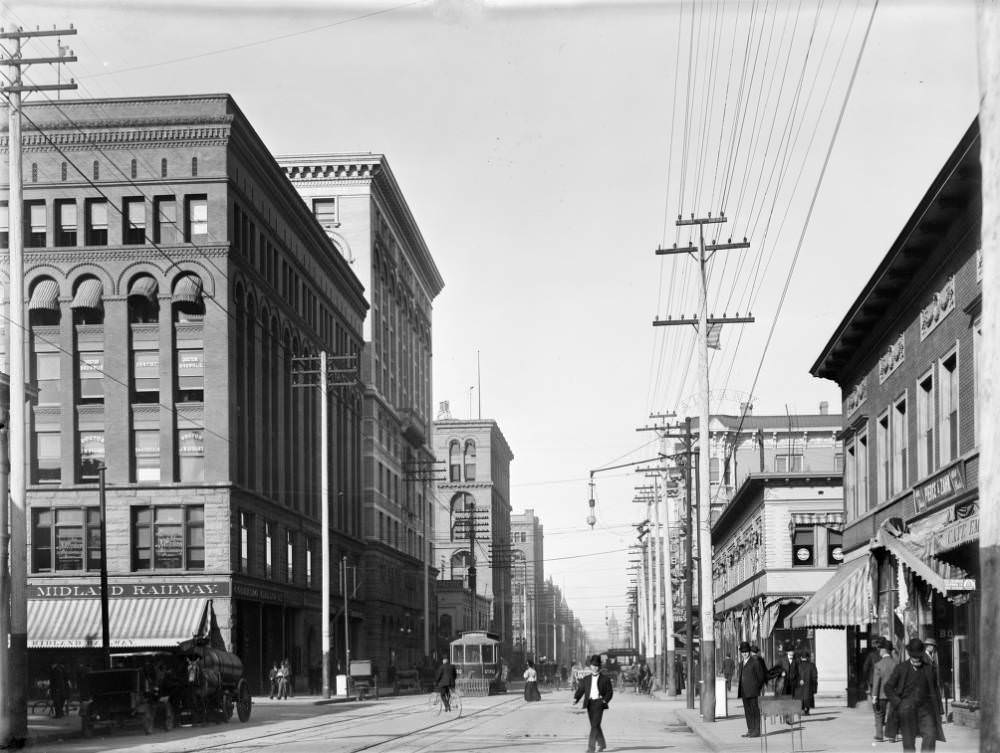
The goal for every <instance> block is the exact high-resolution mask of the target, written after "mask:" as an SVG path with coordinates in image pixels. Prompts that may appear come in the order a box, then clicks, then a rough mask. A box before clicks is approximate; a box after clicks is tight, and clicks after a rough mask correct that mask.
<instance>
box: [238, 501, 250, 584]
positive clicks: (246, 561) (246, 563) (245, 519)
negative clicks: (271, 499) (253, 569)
mask: <svg viewBox="0 0 1000 753" xmlns="http://www.w3.org/2000/svg"><path fill="white" fill-rule="evenodd" d="M251 528H253V519H252V518H251V517H250V513H248V512H241V513H240V572H241V573H249V572H250V529H251Z"/></svg>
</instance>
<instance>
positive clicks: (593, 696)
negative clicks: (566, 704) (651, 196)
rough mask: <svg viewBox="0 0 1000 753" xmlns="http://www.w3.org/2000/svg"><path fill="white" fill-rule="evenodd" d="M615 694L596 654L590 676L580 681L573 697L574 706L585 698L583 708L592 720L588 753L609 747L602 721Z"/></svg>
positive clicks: (591, 658)
mask: <svg viewBox="0 0 1000 753" xmlns="http://www.w3.org/2000/svg"><path fill="white" fill-rule="evenodd" d="M614 693H615V691H614V688H612V687H611V678H610V677H608V676H607V675H602V674H601V657H600V656H599V655H598V654H594V655H593V656H592V657H590V674H589V675H587V676H586V677H584V678H583V680H581V681H580V684H579V686H578V687H577V689H576V693H575V694H574V695H573V705H574V706H575V705H576V702H577V701H579V700H580V699H581V698H583V707H584V708H585V709H586V710H587V716H588V718H589V719H590V739H589V740H588V741H587V751H588V753H594V751H595V750H596V751H602V750H604V749H605V748H606V747H607V743H606V742H605V740H604V732H603V731H602V730H601V720H602V719H603V718H604V710H605V709H606V708H607V707H608V704H609V703H610V702H611V696H613V695H614Z"/></svg>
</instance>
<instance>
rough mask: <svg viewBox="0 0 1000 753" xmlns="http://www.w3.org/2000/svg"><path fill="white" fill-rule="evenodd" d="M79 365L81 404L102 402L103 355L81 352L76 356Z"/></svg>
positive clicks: (96, 352) (99, 352) (97, 352)
mask: <svg viewBox="0 0 1000 753" xmlns="http://www.w3.org/2000/svg"><path fill="white" fill-rule="evenodd" d="M77 358H78V361H79V364H80V372H79V373H80V392H79V398H80V399H79V402H81V403H103V402H104V353H103V352H102V351H83V352H81V353H79V354H78V356H77Z"/></svg>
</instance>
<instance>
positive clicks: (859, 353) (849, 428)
mask: <svg viewBox="0 0 1000 753" xmlns="http://www.w3.org/2000/svg"><path fill="white" fill-rule="evenodd" d="M979 144H980V141H979V128H978V122H973V124H972V125H971V126H970V127H969V129H968V131H967V132H966V133H965V134H964V135H963V136H962V138H961V140H960V141H959V143H958V145H957V146H956V148H955V150H954V151H953V152H952V154H951V155H950V156H949V157H948V158H947V160H946V161H945V164H944V166H943V168H942V169H941V171H940V173H939V174H938V175H937V177H935V179H934V181H933V183H932V184H931V186H930V188H929V189H928V191H927V193H926V194H925V195H924V197H923V198H922V199H921V200H920V203H919V204H918V205H917V207H916V209H915V210H914V212H913V214H912V215H911V216H910V218H909V219H908V220H907V222H906V225H905V226H904V227H903V229H902V231H901V232H900V234H899V236H898V237H897V238H896V240H895V241H894V242H893V244H892V245H891V246H890V248H889V249H888V252H887V253H885V255H884V256H883V258H882V260H881V261H880V262H879V264H878V267H877V269H876V270H875V273H874V274H873V275H872V277H871V279H870V280H869V281H868V282H867V284H866V285H865V287H864V289H863V290H862V291H861V293H860V295H859V296H858V298H857V300H856V301H855V302H854V304H853V305H852V306H851V308H850V309H849V310H848V312H847V314H846V315H845V317H844V319H843V321H842V322H841V323H840V325H839V326H838V327H837V329H836V330H835V332H834V334H833V336H832V337H831V338H830V340H829V342H828V343H827V344H826V345H825V346H824V348H823V350H822V352H821V354H820V356H819V358H818V359H817V361H816V363H815V364H814V365H813V367H812V373H813V374H814V375H815V376H819V377H823V378H826V379H831V380H833V381H835V382H837V384H838V385H839V386H840V388H841V392H842V395H843V405H844V410H843V416H844V419H843V421H844V426H843V430H842V432H841V437H842V440H843V446H844V458H845V462H844V502H845V513H844V552H845V560H846V561H845V564H844V565H843V566H842V568H841V571H842V572H841V573H839V574H838V576H839V577H837V578H836V579H832V580H831V588H830V589H828V590H827V592H826V593H824V594H817V596H816V597H815V598H814V599H813V600H811V601H810V602H809V603H807V604H805V605H804V606H803V607H801V608H800V610H799V611H798V612H797V613H796V614H795V615H793V616H792V622H793V623H795V624H797V625H800V626H802V627H811V626H817V625H819V624H825V625H840V626H843V627H844V628H845V629H846V634H847V639H848V650H849V653H850V655H851V656H852V657H857V656H859V655H860V654H861V651H862V649H863V648H864V647H865V645H866V643H867V642H868V639H869V638H870V637H871V636H873V635H876V634H877V635H880V636H889V637H891V639H892V640H893V641H894V643H895V644H896V646H897V647H899V648H901V647H902V646H903V644H904V643H905V642H906V641H907V640H908V639H909V638H912V637H915V636H916V637H920V638H928V637H934V638H936V639H937V642H938V647H939V657H940V674H941V681H942V685H943V686H944V688H945V692H946V693H947V695H948V697H949V698H951V699H952V700H958V701H961V700H962V699H963V698H969V699H975V698H977V697H978V692H979V691H978V689H979V682H980V680H979V678H978V676H977V670H976V662H975V657H976V656H977V655H978V654H979V653H980V651H981V650H982V649H981V646H980V644H979V636H978V634H977V633H978V624H979V598H978V596H977V588H978V587H980V585H981V584H979V583H978V580H979V526H978V521H979V518H978V510H979V504H980V500H979V492H978V476H979V442H978V427H977V424H976V410H977V407H978V402H979V401H978V399H977V394H978V392H979V374H978V371H977V366H978V364H977V358H976V354H977V352H978V350H979V342H980V339H981V337H982V332H981V325H980V309H981V302H982V289H981V256H980V251H979V249H980V219H981V214H982V204H981V196H980V166H979ZM851 669H852V671H853V672H855V673H856V672H857V671H858V669H859V668H858V667H856V666H852V667H851ZM858 685H860V680H859V679H858V678H857V676H856V674H855V676H853V677H852V686H853V687H857V686H858Z"/></svg>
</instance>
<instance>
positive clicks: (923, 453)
mask: <svg viewBox="0 0 1000 753" xmlns="http://www.w3.org/2000/svg"><path fill="white" fill-rule="evenodd" d="M935 467H936V465H935V463H934V375H933V374H932V373H930V372H928V373H927V374H926V376H924V377H923V378H921V379H920V381H919V382H917V477H918V478H924V477H925V476H927V475H928V474H929V473H931V472H932V471H933V470H934V469H935Z"/></svg>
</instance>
